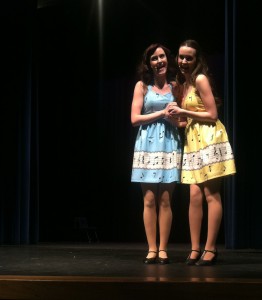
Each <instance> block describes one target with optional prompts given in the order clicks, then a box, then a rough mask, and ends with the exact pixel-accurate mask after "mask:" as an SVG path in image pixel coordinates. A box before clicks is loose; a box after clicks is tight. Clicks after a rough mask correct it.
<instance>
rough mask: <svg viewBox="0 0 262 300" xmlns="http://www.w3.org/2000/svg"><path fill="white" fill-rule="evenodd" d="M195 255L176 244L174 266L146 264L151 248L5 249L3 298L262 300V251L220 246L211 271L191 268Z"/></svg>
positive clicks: (0, 274) (0, 277) (0, 279)
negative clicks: (187, 261)
mask: <svg viewBox="0 0 262 300" xmlns="http://www.w3.org/2000/svg"><path fill="white" fill-rule="evenodd" d="M189 251H190V245H184V244H183V245H182V244H179V245H177V244H171V245H170V246H169V249H168V254H169V258H170V260H171V263H170V264H168V265H158V264H156V265H145V264H143V262H142V259H143V258H144V257H145V255H146V253H147V246H146V245H145V244H134V243H133V244H124V243H122V244H119V243H117V244H116V243H112V244H109V243H91V244H89V243H72V244H68V243H59V244H38V245H26V246H12V245H10V246H0V299H1V300H2V299H28V300H35V299H45V300H53V299H56V300H60V299H63V300H71V299H72V300H82V299H90V300H100V299H112V300H113V299H114V300H118V299H119V300H120V299H121V300H129V299H132V300H138V299H145V300H147V299H158V300H161V299H164V298H166V299H169V298H170V299H177V300H187V299H194V300H196V299H201V300H205V299H212V300H218V299H221V300H225V299H230V300H234V299H236V300H239V299H247V300H261V299H262V250H252V249H241V250H228V249H225V248H224V246H223V245H220V246H218V253H219V255H218V261H217V264H216V265H214V266H209V267H197V266H187V265H185V263H184V262H185V259H186V257H187V255H188V253H189Z"/></svg>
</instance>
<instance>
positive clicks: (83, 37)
mask: <svg viewBox="0 0 262 300" xmlns="http://www.w3.org/2000/svg"><path fill="white" fill-rule="evenodd" d="M251 2H252V1H251ZM11 3H12V4H10V5H8V6H7V7H6V8H5V10H4V11H5V12H6V13H2V15H3V16H4V18H3V19H4V22H5V25H6V27H5V28H6V30H5V34H6V36H5V41H6V44H5V50H6V53H5V58H6V59H4V62H5V68H6V70H7V72H6V78H5V81H4V82H5V88H6V89H5V91H6V93H4V95H5V96H4V97H3V101H2V104H1V107H2V109H1V110H2V111H1V112H2V114H3V118H2V120H4V122H5V123H4V125H3V126H2V129H1V130H2V141H3V147H2V149H1V164H2V166H3V167H2V170H1V201H2V203H1V242H2V243H35V242H53V241H56V242H57V241H80V240H85V239H86V237H85V236H83V235H80V233H79V231H78V230H77V229H76V228H75V218H76V217H86V218H87V220H88V223H89V224H90V225H92V226H95V227H97V232H98V234H99V239H100V240H101V241H102V242H107V241H110V242H145V234H144V227H143V220H142V210H143V203H142V195H141V191H140V186H139V185H138V184H134V183H131V182H130V172H131V163H132V154H133V145H134V139H135V135H136V131H137V129H136V128H132V126H131V124H130V106H131V101H132V94H133V88H134V85H135V82H136V80H137V78H136V66H137V63H138V61H139V60H140V58H141V55H142V52H143V51H144V49H145V48H146V47H147V46H148V45H149V44H150V43H152V42H161V43H163V44H165V45H167V46H168V47H169V48H171V49H172V50H173V52H174V53H175V52H176V50H177V48H178V45H179V43H180V42H181V41H182V40H184V39H185V38H194V39H196V40H198V41H199V42H200V44H201V45H202V47H203V49H204V50H205V51H206V54H207V57H208V60H209V63H210V68H211V70H212V72H213V73H214V76H215V80H216V83H217V88H218V91H219V92H220V94H221V95H222V96H223V97H225V99H227V100H228V103H229V104H228V103H227V104H226V105H224V107H223V109H222V110H221V112H220V118H221V119H222V120H223V121H224V122H225V124H226V126H227V127H228V131H229V135H230V138H231V139H232V144H233V148H234V152H235V156H236V163H237V170H238V174H237V176H236V178H234V179H233V180H231V179H229V180H227V181H226V182H225V184H224V186H223V200H224V201H226V203H225V206H224V208H225V215H224V220H223V221H224V222H223V226H222V229H221V232H220V236H219V242H220V243H225V240H227V247H233V248H250V247H251V248H260V247H261V246H262V241H261V238H260V236H261V234H260V232H261V229H262V225H261V222H260V221H259V220H260V213H259V211H260V209H261V200H258V194H259V193H258V186H259V183H258V182H257V181H258V179H257V178H256V177H255V176H251V174H255V170H254V169H255V168H254V165H257V163H256V156H255V153H253V147H252V146H251V144H250V143H251V141H254V140H253V136H252V135H253V133H252V130H251V132H250V133H249V134H247V131H246V123H245V122H246V106H245V105H246V101H244V100H246V99H247V98H250V96H251V97H252V96H253V95H254V91H253V90H251V91H250V90H249V91H247V89H243V87H244V86H245V85H242V83H241V84H240V81H241V82H242V81H243V80H244V79H247V77H246V76H247V73H248V72H249V68H248V67H247V65H242V61H241V60H240V55H239V51H240V49H241V51H244V52H245V51H247V42H248V39H249V37H247V36H244V38H245V39H243V35H244V33H243V32H244V31H243V30H244V29H245V23H244V22H243V21H244V18H245V20H247V19H248V20H249V24H253V23H252V22H255V20H254V19H253V18H252V16H251V12H252V13H253V11H254V7H256V6H255V5H256V4H257V2H256V1H254V4H253V5H251V3H250V2H249V3H248V4H247V5H245V6H243V7H241V6H240V4H236V2H235V1H221V0H215V1H201V0H199V1H186V2H185V3H183V2H181V1H168V0H162V1H160V2H159V1H151V0H150V1H149V0H148V1H142V0H125V1H123V0H107V1H91V0H89V1H87V0H86V1H84V0H71V1H69V0H66V1H59V0H49V1H48V0H40V1H38V2H37V1H12V2H11ZM227 70H228V72H227V73H226V71H227ZM28 99H29V100H30V101H29V100H28ZM254 115H255V113H252V116H254ZM3 129H4V130H3ZM250 129H251V128H250ZM243 132H246V133H245V134H243ZM251 137H252V138H251ZM17 207H19V209H18V211H17ZM173 208H174V224H173V230H172V234H171V239H170V241H171V242H183V243H184V242H189V229H188V221H187V208H188V190H187V186H182V185H179V186H178V187H177V190H176V192H175V195H174V203H173ZM205 226H206V224H205V225H204V227H205ZM224 232H226V233H225V234H224Z"/></svg>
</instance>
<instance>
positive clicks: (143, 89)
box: [135, 80, 147, 95]
mask: <svg viewBox="0 0 262 300" xmlns="http://www.w3.org/2000/svg"><path fill="white" fill-rule="evenodd" d="M135 90H136V91H137V92H141V93H142V94H143V95H145V93H146V91H147V85H146V84H145V83H143V81H142V80H139V81H138V82H137V83H136V85H135Z"/></svg>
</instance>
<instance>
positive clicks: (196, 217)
mask: <svg viewBox="0 0 262 300" xmlns="http://www.w3.org/2000/svg"><path fill="white" fill-rule="evenodd" d="M202 219H203V191H202V189H201V186H200V185H196V184H192V185H190V204H189V226H190V236H191V249H192V250H200V233H201V225H202ZM197 256H198V253H197V252H195V251H193V252H191V256H190V258H192V259H195V258H197Z"/></svg>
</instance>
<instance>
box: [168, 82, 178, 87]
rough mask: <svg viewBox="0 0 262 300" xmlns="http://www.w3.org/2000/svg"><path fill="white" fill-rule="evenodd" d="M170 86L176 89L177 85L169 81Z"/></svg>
mask: <svg viewBox="0 0 262 300" xmlns="http://www.w3.org/2000/svg"><path fill="white" fill-rule="evenodd" d="M170 84H171V86H172V87H173V88H175V87H177V86H178V84H177V83H176V81H170Z"/></svg>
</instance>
